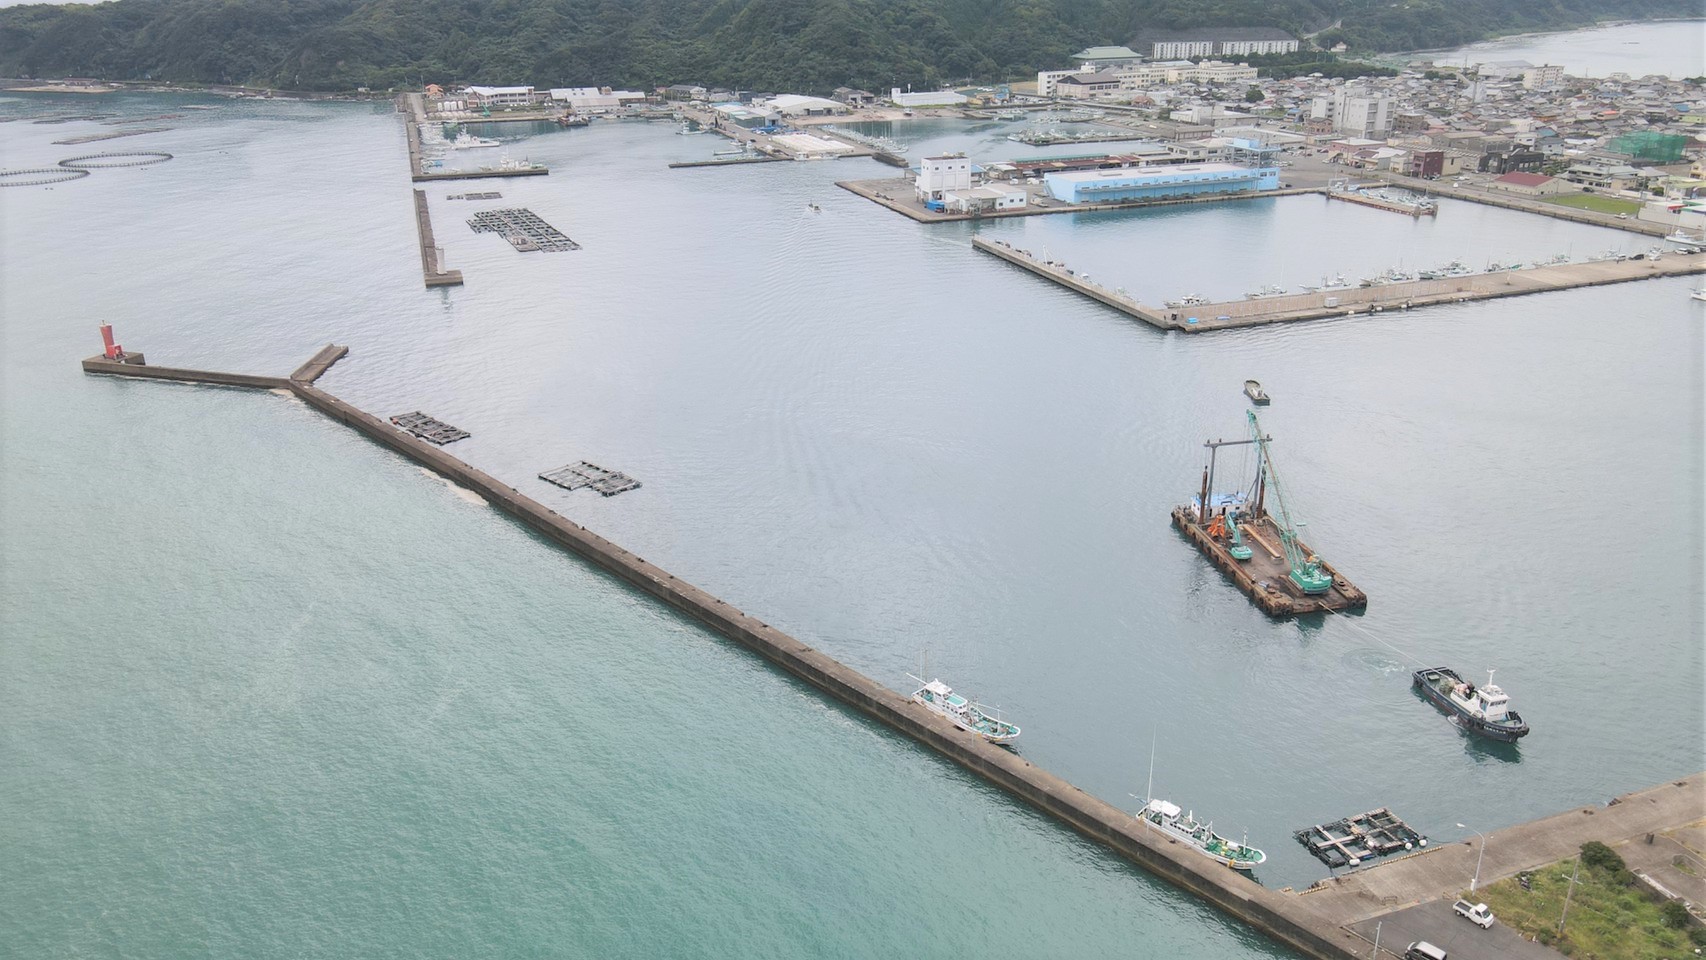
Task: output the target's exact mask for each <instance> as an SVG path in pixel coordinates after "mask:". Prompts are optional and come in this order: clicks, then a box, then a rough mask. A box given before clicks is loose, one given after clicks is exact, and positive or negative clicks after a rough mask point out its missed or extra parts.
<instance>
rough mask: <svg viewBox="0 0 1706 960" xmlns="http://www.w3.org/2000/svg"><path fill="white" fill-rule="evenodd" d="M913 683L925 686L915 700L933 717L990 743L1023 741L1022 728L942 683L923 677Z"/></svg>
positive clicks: (916, 694) (915, 695)
mask: <svg viewBox="0 0 1706 960" xmlns="http://www.w3.org/2000/svg"><path fill="white" fill-rule="evenodd" d="M907 676H909V677H910V676H912V675H911V674H907ZM912 679H914V680H917V681H918V682H919V683H921V684H923V686H921V687H919V688H918V690H917V691H916V692H914V693H913V695H912V699H914V700H916V701H918V702H919V703H922V704H924V706H925V707H926V708H927V709H928V710H929V711H930V712H931V713H935V714H938V715H939V716H941V717H943V718H945V719H946V720H947V721H948V722H949V723H951V724H953V725H954V726H956V727H959V728H960V729H961V730H964V731H966V732H967V733H975V734H977V735H978V736H980V737H982V738H983V739H985V740H988V741H989V742H990V743H1011V742H1013V741H1014V740H1017V739H1018V738H1019V728H1018V727H1016V726H1014V725H1013V724H1011V723H1008V722H1007V721H1005V720H1000V719H997V718H995V717H992V716H990V715H989V714H987V713H984V712H983V709H982V708H981V707H980V706H979V705H978V704H975V703H972V702H970V701H968V700H967V699H966V698H965V697H962V696H960V695H959V694H957V693H955V692H954V691H953V689H952V688H950V687H949V686H948V685H947V684H945V683H943V682H942V681H940V680H931V681H930V682H929V683H925V682H924V680H923V679H922V678H919V677H912Z"/></svg>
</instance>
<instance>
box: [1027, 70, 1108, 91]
mask: <svg viewBox="0 0 1706 960" xmlns="http://www.w3.org/2000/svg"><path fill="white" fill-rule="evenodd" d="M1095 72H1096V71H1095V70H1093V69H1091V70H1086V69H1084V68H1083V67H1076V68H1074V69H1072V70H1039V71H1037V96H1039V97H1052V96H1054V95H1055V84H1056V83H1057V82H1058V81H1059V80H1060V78H1062V77H1070V76H1072V75H1073V74H1075V73H1095Z"/></svg>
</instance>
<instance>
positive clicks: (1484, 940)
mask: <svg viewBox="0 0 1706 960" xmlns="http://www.w3.org/2000/svg"><path fill="white" fill-rule="evenodd" d="M1451 904H1452V901H1450V900H1434V901H1432V902H1430V903H1422V904H1417V905H1416V906H1413V907H1410V908H1408V909H1406V910H1399V911H1398V912H1396V913H1389V914H1386V915H1385V916H1383V917H1380V918H1379V924H1380V954H1381V956H1382V957H1384V956H1386V955H1387V951H1388V950H1390V951H1391V952H1392V956H1397V957H1401V956H1403V955H1404V948H1405V947H1407V946H1409V945H1410V944H1411V943H1413V942H1414V941H1417V940H1426V941H1427V942H1429V943H1431V944H1433V945H1434V946H1436V947H1439V948H1440V949H1442V950H1444V951H1445V952H1446V955H1447V956H1448V957H1450V960H1562V957H1563V956H1564V955H1563V954H1561V953H1559V952H1558V951H1556V950H1554V949H1552V948H1551V947H1546V946H1542V945H1540V944H1538V943H1531V942H1529V941H1528V940H1525V939H1523V937H1522V934H1519V933H1517V932H1516V931H1515V930H1512V929H1511V928H1509V927H1507V926H1505V925H1504V924H1502V923H1497V922H1495V923H1494V924H1493V925H1492V926H1491V927H1489V928H1487V929H1485V930H1483V929H1481V928H1480V927H1478V926H1476V925H1475V924H1473V923H1470V922H1469V921H1468V920H1465V919H1463V918H1462V917H1460V916H1458V915H1457V914H1455V913H1453V912H1452V909H1451ZM1375 923H1376V921H1375V920H1364V921H1362V922H1361V923H1354V924H1351V929H1352V930H1354V931H1356V932H1357V933H1358V934H1360V935H1362V936H1364V937H1367V938H1368V939H1369V940H1370V941H1372V940H1373V939H1374V931H1375Z"/></svg>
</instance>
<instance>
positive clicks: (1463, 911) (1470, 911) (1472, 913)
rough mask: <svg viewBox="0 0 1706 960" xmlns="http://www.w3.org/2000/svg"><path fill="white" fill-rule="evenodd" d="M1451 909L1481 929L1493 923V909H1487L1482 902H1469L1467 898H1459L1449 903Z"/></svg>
mask: <svg viewBox="0 0 1706 960" xmlns="http://www.w3.org/2000/svg"><path fill="white" fill-rule="evenodd" d="M1451 909H1452V910H1454V911H1456V913H1457V915H1458V916H1460V917H1462V918H1463V919H1465V920H1467V921H1469V922H1470V923H1473V924H1474V925H1476V926H1477V927H1480V928H1481V929H1483V930H1485V929H1487V928H1488V927H1490V926H1492V925H1493V911H1491V910H1488V909H1487V905H1486V904H1484V903H1470V902H1469V901H1467V900H1459V901H1457V902H1456V903H1454V904H1452V905H1451Z"/></svg>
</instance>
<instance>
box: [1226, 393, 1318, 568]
mask: <svg viewBox="0 0 1706 960" xmlns="http://www.w3.org/2000/svg"><path fill="white" fill-rule="evenodd" d="M1245 415H1246V416H1247V417H1249V418H1250V437H1251V439H1252V440H1253V441H1254V442H1255V444H1256V449H1257V450H1258V451H1260V452H1261V467H1263V468H1265V470H1266V474H1267V482H1268V483H1269V484H1272V485H1273V488H1274V505H1275V506H1276V507H1278V508H1279V515H1278V516H1277V517H1276V518H1275V519H1276V520H1277V521H1278V522H1277V523H1276V524H1275V526H1277V527H1279V534H1280V548H1281V549H1282V550H1284V551H1285V562H1286V565H1287V566H1289V567H1290V568H1291V572H1290V574H1289V576H1290V578H1291V582H1292V583H1294V584H1296V585H1297V588H1298V589H1299V590H1302V591H1303V592H1304V593H1326V592H1327V591H1328V590H1329V589H1331V588H1332V586H1333V578H1332V576H1331V575H1330V574H1328V573H1327V572H1326V571H1324V570H1322V569H1321V561H1320V560H1318V559H1317V558H1315V557H1314V556H1312V555H1309V554H1307V553H1305V552H1304V550H1303V547H1302V546H1301V545H1299V543H1298V540H1297V526H1296V524H1294V523H1293V522H1292V519H1291V511H1290V510H1288V509H1287V508H1286V503H1285V489H1284V488H1283V487H1281V486H1280V479H1279V471H1278V470H1276V469H1274V459H1273V454H1272V453H1271V452H1270V451H1269V450H1268V438H1267V437H1266V436H1265V435H1264V434H1263V433H1262V424H1261V422H1260V421H1258V420H1257V419H1256V411H1254V410H1248V411H1245Z"/></svg>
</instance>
